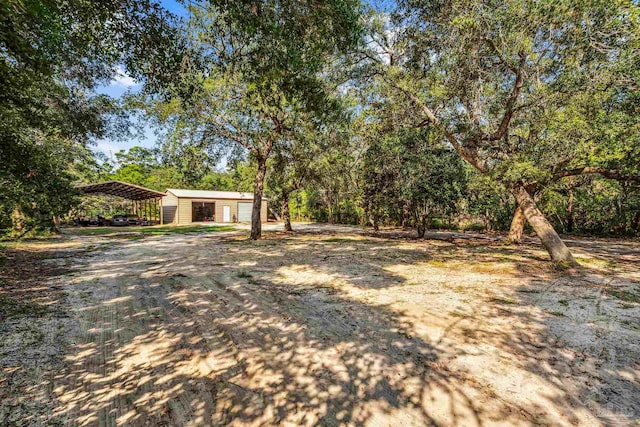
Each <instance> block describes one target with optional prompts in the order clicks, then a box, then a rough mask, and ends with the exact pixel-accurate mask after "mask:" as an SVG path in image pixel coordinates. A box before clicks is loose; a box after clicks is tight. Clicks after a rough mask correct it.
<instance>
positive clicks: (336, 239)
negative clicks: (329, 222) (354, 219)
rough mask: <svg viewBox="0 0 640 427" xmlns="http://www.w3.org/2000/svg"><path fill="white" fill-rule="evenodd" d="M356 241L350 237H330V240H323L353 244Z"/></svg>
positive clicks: (325, 240)
mask: <svg viewBox="0 0 640 427" xmlns="http://www.w3.org/2000/svg"><path fill="white" fill-rule="evenodd" d="M355 240H356V239H351V238H348V237H329V238H328V239H322V241H323V242H327V243H333V242H353V241H355Z"/></svg>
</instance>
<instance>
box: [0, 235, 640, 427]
mask: <svg viewBox="0 0 640 427" xmlns="http://www.w3.org/2000/svg"><path fill="white" fill-rule="evenodd" d="M303 228H304V227H303ZM245 234H246V233H245V232H240V233H211V234H197V235H168V236H159V237H158V236H152V237H145V238H117V239H113V238H111V239H110V238H105V237H100V236H84V237H75V238H67V239H64V240H62V241H60V242H54V243H46V244H32V245H26V246H24V247H22V248H21V249H20V251H22V252H20V251H18V250H16V251H14V252H11V253H9V255H8V259H9V264H5V266H4V267H3V268H5V273H6V274H5V276H6V277H5V281H6V285H5V287H4V288H3V289H4V290H3V293H0V298H20V300H21V301H23V303H24V310H22V311H21V312H16V313H14V314H13V315H11V314H10V315H5V317H4V318H0V425H151V426H157V425H179V426H182V425H185V426H186V425H189V426H191V425H194V426H195V425H291V426H294V425H296V426H297V425H330V426H333V425H371V426H388V425H393V426H423V425H439V426H454V425H459V426H476V425H478V426H479V425H484V426H491V425H514V426H515V425H518V426H521V425H554V426H555V425H585V426H597V425H640V422H639V421H638V417H639V416H640V302H639V301H640V267H639V265H640V243H638V242H637V241H636V242H630V241H614V240H609V241H600V242H597V243H594V242H589V241H584V240H573V241H571V242H570V244H571V246H573V249H574V251H575V253H576V254H577V257H578V260H579V261H580V262H581V263H582V264H583V267H582V268H581V269H578V270H575V271H569V272H558V271H554V270H553V269H552V268H551V266H550V265H549V263H548V262H547V261H546V260H547V257H546V255H545V253H544V252H543V251H542V250H541V248H540V247H539V246H538V245H536V244H534V243H531V242H530V243H528V244H526V245H523V246H522V247H505V246H501V245H499V244H495V243H492V241H491V239H489V240H487V239H486V238H485V237H483V236H477V235H465V236H456V235H451V236H448V235H444V234H435V235H430V237H432V239H430V240H411V239H407V238H405V236H402V235H399V234H398V233H388V234H385V233H382V234H381V235H380V236H371V235H366V234H363V233H361V232H359V231H358V230H357V229H336V228H323V227H322V226H317V225H315V226H307V228H306V229H304V230H303V231H301V232H298V233H294V234H284V233H275V232H272V233H268V234H267V236H266V238H265V239H264V240H261V241H258V242H251V241H248V240H247V239H246V235H245ZM442 236H444V237H445V238H444V239H440V237H442ZM25 251H26V252H34V253H37V254H39V255H38V256H37V257H35V258H29V259H28V262H29V263H30V264H29V265H30V266H32V267H31V268H29V269H28V270H30V271H25V272H24V273H22V276H20V277H15V275H13V276H12V275H11V274H10V271H9V269H11V268H15V267H16V266H17V265H18V263H19V262H22V264H21V265H24V263H25V261H24V259H22V261H20V257H21V256H24V253H23V252H25ZM16 259H17V261H16ZM12 260H13V261H12ZM11 262H13V264H11ZM20 307H22V306H20ZM30 307H31V308H33V307H39V308H41V307H46V310H44V311H42V310H40V309H38V310H35V311H30Z"/></svg>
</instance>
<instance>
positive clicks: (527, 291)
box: [516, 288, 542, 294]
mask: <svg viewBox="0 0 640 427" xmlns="http://www.w3.org/2000/svg"><path fill="white" fill-rule="evenodd" d="M516 292H520V293H523V294H539V293H540V292H542V291H541V290H539V289H528V288H527V289H518V290H517V291H516Z"/></svg>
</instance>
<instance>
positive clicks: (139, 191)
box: [76, 181, 165, 200]
mask: <svg viewBox="0 0 640 427" xmlns="http://www.w3.org/2000/svg"><path fill="white" fill-rule="evenodd" d="M76 188H77V189H78V190H80V191H82V192H83V193H85V194H108V195H110V196H118V197H123V198H125V199H129V200H146V199H157V198H160V197H163V196H164V195H165V194H164V193H161V192H159V191H155V190H150V189H148V188H144V187H140V186H139V185H133V184H129V183H126V182H121V181H106V182H98V183H96V184H85V185H78V186H76Z"/></svg>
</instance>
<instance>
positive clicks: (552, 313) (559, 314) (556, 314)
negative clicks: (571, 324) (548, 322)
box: [544, 310, 564, 317]
mask: <svg viewBox="0 0 640 427" xmlns="http://www.w3.org/2000/svg"><path fill="white" fill-rule="evenodd" d="M544 312H545V313H547V314H551V315H554V316H558V317H564V313H562V312H560V311H555V310H545V311H544Z"/></svg>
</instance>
